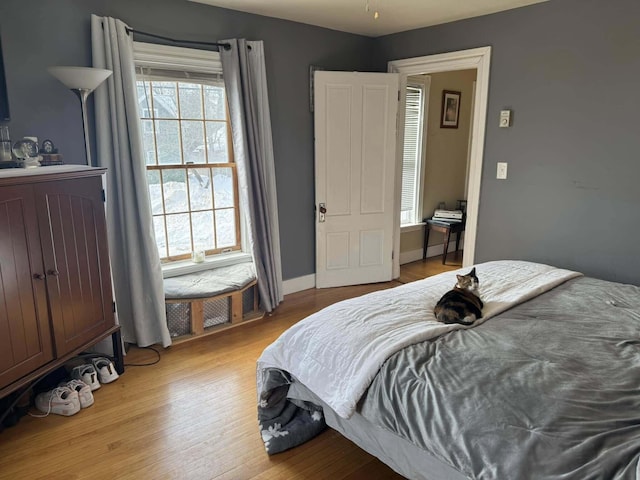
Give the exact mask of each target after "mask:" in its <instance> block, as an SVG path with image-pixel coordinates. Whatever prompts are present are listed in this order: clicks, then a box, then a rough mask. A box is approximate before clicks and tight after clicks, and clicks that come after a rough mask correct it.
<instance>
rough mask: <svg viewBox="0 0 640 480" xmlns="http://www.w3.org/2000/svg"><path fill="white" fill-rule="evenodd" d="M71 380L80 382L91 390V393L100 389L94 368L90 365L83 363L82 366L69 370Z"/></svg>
mask: <svg viewBox="0 0 640 480" xmlns="http://www.w3.org/2000/svg"><path fill="white" fill-rule="evenodd" d="M71 378H73V379H75V380H82V381H83V382H84V383H86V384H87V385H89V388H91V391H92V392H93V391H94V390H97V389H99V388H100V382H99V381H98V374H97V372H96V369H95V368H94V366H93V365H91V364H90V363H85V364H84V365H79V366H77V367H73V369H72V370H71Z"/></svg>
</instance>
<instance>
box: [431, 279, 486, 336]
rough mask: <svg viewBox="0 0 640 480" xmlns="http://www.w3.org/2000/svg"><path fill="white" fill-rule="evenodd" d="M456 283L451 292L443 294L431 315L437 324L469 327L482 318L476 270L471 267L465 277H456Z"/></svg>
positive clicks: (481, 304)
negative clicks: (454, 324)
mask: <svg viewBox="0 0 640 480" xmlns="http://www.w3.org/2000/svg"><path fill="white" fill-rule="evenodd" d="M456 277H457V278H458V282H457V283H456V286H455V287H453V290H449V291H448V292H447V293H445V294H444V295H443V296H442V298H441V299H440V300H438V303H437V304H436V307H435V308H434V309H433V313H434V314H435V315H436V318H437V319H438V321H439V322H442V323H461V324H462V325H471V324H472V323H473V322H475V321H476V320H477V319H478V318H480V317H482V307H483V306H484V305H483V303H482V300H480V297H479V296H478V293H477V291H478V277H476V269H475V267H473V270H471V271H470V272H469V273H468V274H466V275H456Z"/></svg>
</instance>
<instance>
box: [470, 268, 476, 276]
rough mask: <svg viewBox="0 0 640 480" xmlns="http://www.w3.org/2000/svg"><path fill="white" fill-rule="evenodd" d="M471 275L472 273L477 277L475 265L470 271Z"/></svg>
mask: <svg viewBox="0 0 640 480" xmlns="http://www.w3.org/2000/svg"><path fill="white" fill-rule="evenodd" d="M469 275H471V276H472V277H475V276H476V267H473V268H472V269H471V271H470V272H469Z"/></svg>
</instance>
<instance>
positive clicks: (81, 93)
mask: <svg viewBox="0 0 640 480" xmlns="http://www.w3.org/2000/svg"><path fill="white" fill-rule="evenodd" d="M71 91H72V92H73V93H75V94H76V95H77V96H78V100H80V108H81V109H82V131H83V133H84V149H85V151H86V155H87V165H89V166H90V167H93V163H92V162H91V146H90V143H89V122H88V120H87V98H88V97H89V94H90V93H91V92H92V90H89V89H87V88H74V89H71Z"/></svg>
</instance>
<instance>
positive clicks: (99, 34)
mask: <svg viewBox="0 0 640 480" xmlns="http://www.w3.org/2000/svg"><path fill="white" fill-rule="evenodd" d="M91 43H92V51H93V66H94V67H99V68H107V69H109V70H112V71H113V75H112V76H111V77H110V78H109V79H108V81H107V87H108V88H100V89H98V90H96V92H95V94H94V95H95V98H94V101H95V114H96V142H97V159H96V160H97V161H96V164H97V165H99V166H102V167H107V169H108V170H107V230H108V239H109V253H110V256H111V269H112V275H113V284H114V294H115V300H116V307H117V310H118V312H117V313H118V318H119V320H120V325H121V329H122V337H123V339H124V341H125V342H129V343H135V344H138V345H139V346H147V345H152V344H156V343H160V344H162V345H163V346H165V347H167V346H169V345H171V336H170V334H169V330H168V328H167V322H166V314H165V307H164V289H163V283H162V269H161V267H160V258H159V255H158V249H157V247H156V243H155V238H154V234H153V223H152V217H151V205H150V201H149V192H148V187H147V179H146V168H145V161H144V156H143V147H142V136H141V132H140V120H139V118H140V117H139V115H138V98H137V91H136V75H135V66H134V60H133V40H132V38H131V36H130V35H128V34H127V32H126V25H125V24H124V23H123V22H121V21H120V20H116V19H114V18H109V17H98V16H96V15H92V16H91Z"/></svg>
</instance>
